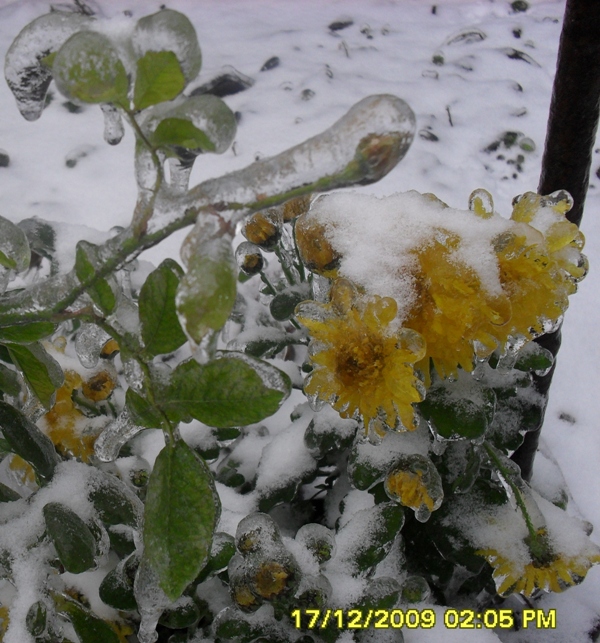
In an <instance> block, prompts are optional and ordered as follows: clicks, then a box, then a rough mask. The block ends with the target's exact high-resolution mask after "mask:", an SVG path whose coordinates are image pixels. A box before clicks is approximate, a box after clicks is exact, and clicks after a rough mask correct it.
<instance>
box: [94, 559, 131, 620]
mask: <svg viewBox="0 0 600 643" xmlns="http://www.w3.org/2000/svg"><path fill="white" fill-rule="evenodd" d="M138 565H139V555H137V554H133V555H131V556H129V557H128V558H126V559H125V560H122V561H121V562H120V563H119V564H118V565H117V566H116V567H115V568H114V569H113V570H112V571H110V572H108V574H106V576H105V577H104V580H103V581H102V582H101V583H100V588H99V593H100V598H101V599H102V601H103V602H104V603H106V604H107V605H110V606H111V607H114V608H115V609H117V610H135V609H137V608H138V605H137V601H136V600H135V596H134V593H133V581H134V578H135V572H136V570H137V567H138Z"/></svg>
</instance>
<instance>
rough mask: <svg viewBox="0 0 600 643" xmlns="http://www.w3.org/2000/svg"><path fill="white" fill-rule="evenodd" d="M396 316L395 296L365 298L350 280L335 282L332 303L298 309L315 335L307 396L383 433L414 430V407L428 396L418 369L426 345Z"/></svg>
mask: <svg viewBox="0 0 600 643" xmlns="http://www.w3.org/2000/svg"><path fill="white" fill-rule="evenodd" d="M396 312H397V305H396V302H395V301H394V300H393V299H391V298H390V297H378V296H372V297H362V296H360V295H359V293H358V291H357V289H356V288H355V287H354V286H353V285H352V284H351V283H350V282H349V281H347V280H344V279H340V280H337V281H336V282H335V283H334V285H333V287H332V291H331V301H330V303H328V304H319V303H316V302H312V301H311V302H303V303H302V304H300V305H299V306H298V308H297V318H298V320H299V321H300V322H301V323H302V324H303V325H304V326H306V328H307V329H308V330H309V333H310V335H311V348H310V359H311V362H312V363H313V365H314V369H313V371H312V372H311V373H310V375H309V376H308V378H307V380H306V382H305V385H304V390H305V392H306V393H307V395H309V396H311V397H313V398H317V399H319V400H321V401H325V402H328V403H330V404H331V405H332V406H333V408H334V409H336V410H337V411H339V412H340V415H341V416H342V417H345V418H348V417H355V416H356V415H360V416H362V418H363V420H364V423H365V428H366V429H369V428H373V429H374V430H375V431H377V432H378V433H381V432H383V431H384V430H385V427H390V428H396V427H397V426H398V425H399V423H400V422H401V423H402V425H403V427H404V429H409V430H412V429H413V428H414V427H415V425H414V409H413V407H412V404H414V403H416V402H420V401H421V400H423V398H424V392H425V391H424V387H423V384H422V382H421V381H420V380H419V379H418V378H417V377H416V375H415V373H414V369H413V364H414V363H415V362H417V361H419V360H420V359H422V358H423V355H424V351H425V343H424V341H423V338H422V337H421V336H420V335H419V334H418V333H416V332H415V331H413V330H410V329H406V328H401V329H398V328H397V326H396V325H395V324H393V323H392V322H393V321H394V319H395V317H396ZM384 425H385V426H384Z"/></svg>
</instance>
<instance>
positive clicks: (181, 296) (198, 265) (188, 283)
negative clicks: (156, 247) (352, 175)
mask: <svg viewBox="0 0 600 643" xmlns="http://www.w3.org/2000/svg"><path fill="white" fill-rule="evenodd" d="M202 250H203V248H202ZM236 274H237V270H236V266H235V260H234V258H233V250H232V248H231V242H230V241H229V240H228V239H226V238H220V239H219V238H217V239H215V240H214V241H213V247H212V248H210V251H207V252H206V254H205V253H204V252H202V251H201V252H200V253H199V254H196V255H192V256H191V257H190V259H189V262H188V271H187V273H186V274H185V276H184V277H183V279H182V280H181V282H180V283H179V286H178V288H177V295H176V298H175V304H176V306H177V312H178V313H179V315H180V316H181V317H182V318H183V321H184V324H185V331H186V333H187V334H188V336H189V337H191V338H192V339H193V340H194V341H195V342H197V343H200V342H201V341H202V339H203V338H204V337H205V335H207V334H208V333H209V332H210V331H217V330H221V328H223V325H224V324H225V322H226V321H227V318H228V317H229V315H230V313H231V311H232V309H233V306H234V304H235V297H236V294H237V278H236Z"/></svg>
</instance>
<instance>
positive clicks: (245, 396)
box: [165, 353, 291, 428]
mask: <svg viewBox="0 0 600 643" xmlns="http://www.w3.org/2000/svg"><path fill="white" fill-rule="evenodd" d="M290 390H291V382H290V379H289V377H288V376H287V375H286V374H285V373H283V372H282V371H280V370H279V369H277V368H275V367H274V366H272V365H271V364H268V363H267V362H261V361H260V360H258V359H254V358H252V357H248V356H247V355H243V354H242V353H231V354H227V353H222V357H221V358H220V359H217V360H214V361H212V362H208V363H207V364H202V365H201V364H198V363H197V362H195V361H193V360H190V361H187V362H183V363H182V364H180V365H179V366H178V367H177V368H176V369H175V370H174V371H173V374H172V378H171V384H170V386H169V389H168V397H167V399H166V400H165V407H166V410H167V414H172V415H173V416H174V417H178V416H177V414H178V407H183V408H184V409H185V410H186V411H187V412H188V413H189V414H190V415H191V416H192V417H193V418H195V419H196V420H200V422H204V424H208V425H209V426H215V427H217V428H224V427H234V426H245V425H247V424H253V423H254V422H260V420H263V419H264V418H266V417H268V416H269V415H273V413H275V412H276V411H277V410H278V409H279V407H280V406H281V404H282V402H283V401H284V400H285V399H286V398H287V397H288V395H289V394H290Z"/></svg>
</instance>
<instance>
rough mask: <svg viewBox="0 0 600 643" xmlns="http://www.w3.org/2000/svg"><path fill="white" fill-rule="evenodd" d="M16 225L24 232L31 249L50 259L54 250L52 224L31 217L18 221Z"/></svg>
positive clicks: (54, 238) (54, 236)
mask: <svg viewBox="0 0 600 643" xmlns="http://www.w3.org/2000/svg"><path fill="white" fill-rule="evenodd" d="M17 225H18V226H19V228H21V230H23V232H24V233H25V236H26V237H27V240H28V241H29V248H30V249H31V251H32V252H35V253H37V254H38V255H40V256H42V257H46V259H50V260H52V258H53V255H54V253H55V251H56V245H55V244H56V231H55V230H54V228H53V227H52V226H53V224H52V223H50V222H49V221H44V220H43V219H38V218H37V217H31V218H30V219H23V220H22V221H19V223H17Z"/></svg>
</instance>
